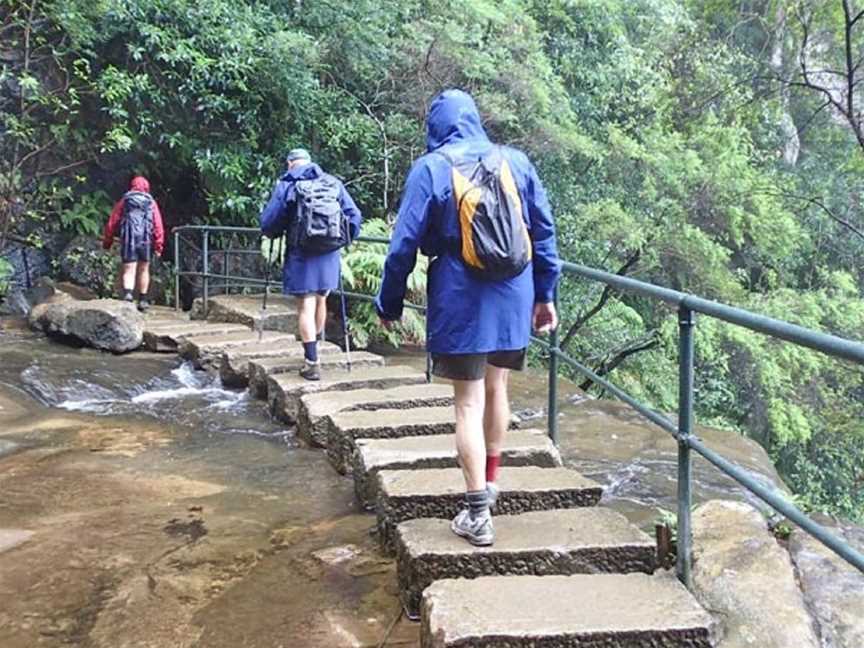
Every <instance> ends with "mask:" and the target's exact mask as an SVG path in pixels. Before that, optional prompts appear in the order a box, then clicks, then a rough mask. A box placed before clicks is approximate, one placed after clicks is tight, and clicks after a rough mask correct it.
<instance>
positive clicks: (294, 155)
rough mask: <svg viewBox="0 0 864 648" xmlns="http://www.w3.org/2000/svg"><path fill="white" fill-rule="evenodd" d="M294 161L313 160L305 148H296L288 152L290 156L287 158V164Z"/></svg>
mask: <svg viewBox="0 0 864 648" xmlns="http://www.w3.org/2000/svg"><path fill="white" fill-rule="evenodd" d="M294 160H309V161H311V160H312V156H311V155H309V151H307V150H306V149H304V148H295V149H291V150H290V151H288V155H286V156H285V162H293V161H294Z"/></svg>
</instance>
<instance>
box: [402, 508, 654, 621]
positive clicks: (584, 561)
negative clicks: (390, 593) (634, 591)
mask: <svg viewBox="0 0 864 648" xmlns="http://www.w3.org/2000/svg"><path fill="white" fill-rule="evenodd" d="M494 524H495V544H494V545H493V546H491V547H473V546H472V545H470V544H469V543H467V542H466V541H465V540H464V539H462V538H459V537H457V536H456V535H454V534H453V532H452V531H451V530H450V521H449V520H439V519H433V518H427V519H420V520H409V521H407V522H403V523H401V524H400V525H399V526H398V527H397V529H396V555H397V563H398V574H399V589H400V592H401V594H402V602H403V604H404V605H405V609H406V610H407V611H408V613H409V615H411V616H416V615H417V614H419V611H420V598H421V595H422V593H423V590H424V589H426V588H427V587H428V586H429V585H431V584H432V583H433V582H434V581H437V580H441V579H444V578H478V577H480V576H510V575H533V576H551V575H561V576H568V575H570V574H596V573H622V574H623V573H630V572H643V573H647V574H650V573H653V571H654V568H655V556H656V545H655V543H654V541H653V540H652V539H651V538H650V537H648V536H647V535H646V534H645V533H643V532H642V531H640V530H639V529H638V528H636V527H635V526H633V525H632V524H630V523H629V522H628V521H627V519H626V518H625V517H624V516H623V515H621V514H620V513H616V512H615V511H612V510H610V509H606V508H600V507H587V508H576V509H567V510H554V511H532V512H529V513H522V514H520V515H502V516H495V519H494Z"/></svg>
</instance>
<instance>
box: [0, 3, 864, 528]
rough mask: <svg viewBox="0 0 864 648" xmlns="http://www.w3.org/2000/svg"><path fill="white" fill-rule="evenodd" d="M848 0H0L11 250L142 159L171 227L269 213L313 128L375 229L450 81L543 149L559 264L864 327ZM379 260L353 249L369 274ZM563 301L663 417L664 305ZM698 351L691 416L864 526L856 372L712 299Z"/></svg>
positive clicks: (97, 199)
mask: <svg viewBox="0 0 864 648" xmlns="http://www.w3.org/2000/svg"><path fill="white" fill-rule="evenodd" d="M859 4H860V3H859ZM854 5H855V3H853V2H851V0H824V1H823V0H787V1H785V2H784V1H778V0H750V1H743V2H735V3H732V2H722V1H720V0H711V1H706V0H501V1H494V2H493V1H492V0H475V1H473V2H461V1H457V0H438V1H436V2H431V1H429V0H355V1H353V2H350V3H341V2H335V1H334V2H331V1H330V0H318V1H313V0H249V1H246V2H242V1H241V2H229V1H227V0H194V1H193V0H149V1H147V2H143V1H138V0H63V1H60V0H2V1H0V7H2V27H0V29H2V31H0V34H2V39H0V43H2V45H0V62H2V66H3V67H2V78H0V135H2V139H0V248H2V246H3V244H4V243H8V242H9V241H12V240H16V241H19V242H20V241H25V242H26V243H27V244H31V245H39V244H40V241H41V240H42V239H43V238H44V237H45V236H46V235H47V234H48V233H50V232H58V231H59V232H77V233H83V234H95V233H96V231H97V230H98V228H99V225H100V224H101V222H102V219H103V218H105V217H106V216H107V212H108V210H109V208H110V200H111V199H110V198H109V194H110V193H113V195H114V197H116V196H117V194H118V193H119V192H120V191H121V190H122V188H123V187H122V183H123V182H125V181H126V180H127V179H128V177H129V175H130V174H131V173H132V172H133V171H136V172H143V173H146V174H147V175H148V176H150V178H151V179H152V181H153V183H154V186H155V187H156V188H157V190H156V193H157V197H158V198H159V199H160V201H161V202H162V203H163V212H164V213H165V214H166V216H167V220H168V224H169V225H176V224H179V223H181V222H208V223H230V224H253V223H255V222H256V216H257V212H258V209H259V207H260V206H261V204H262V201H263V200H264V198H265V197H266V194H267V193H268V191H269V189H270V187H271V184H272V182H273V179H274V176H275V174H276V173H277V172H278V170H279V169H280V158H281V156H282V155H283V154H284V152H285V150H286V149H288V148H289V147H291V146H297V145H305V146H308V147H310V148H311V149H312V150H313V151H314V153H315V155H316V157H317V158H318V159H319V160H320V162H321V163H322V164H323V165H324V166H325V167H326V168H328V169H329V170H331V171H332V172H334V173H336V174H338V175H340V176H342V177H343V178H345V179H346V180H347V182H348V184H349V189H350V190H351V192H352V194H353V195H354V196H355V197H356V199H357V201H358V203H359V204H360V205H361V207H362V209H363V211H364V213H365V214H366V216H367V218H369V219H372V223H371V227H372V228H373V229H374V230H375V231H376V232H383V231H386V224H387V222H388V221H389V220H390V219H392V215H393V212H394V210H395V207H396V206H397V204H398V197H399V191H400V187H401V182H402V180H403V178H404V176H405V172H406V170H407V168H408V166H409V164H410V162H411V160H412V159H413V158H414V157H415V156H417V155H418V154H419V153H420V152H422V151H423V149H424V133H423V119H424V110H425V106H426V105H427V103H428V101H429V99H430V97H431V96H433V95H434V94H435V93H436V92H437V91H438V90H440V89H442V88H444V87H449V86H459V87H463V88H465V89H467V90H469V91H471V92H472V93H473V94H474V95H475V97H476V98H477V100H478V103H479V104H480V106H481V110H482V112H483V115H484V119H485V120H486V125H487V127H488V129H489V131H490V132H491V133H492V134H493V136H494V137H495V138H497V139H499V140H503V141H507V142H510V143H513V144H515V145H518V146H520V147H523V148H524V149H526V150H527V151H528V152H529V153H530V155H531V156H532V157H533V158H534V159H535V161H536V162H537V164H538V166H539V167H540V169H541V175H542V177H543V178H544V180H545V183H546V184H547V187H548V189H549V190H550V193H551V196H552V199H553V203H554V207H555V212H556V217H557V222H558V227H559V230H560V242H561V252H562V254H563V255H564V256H565V257H567V258H568V259H571V260H577V261H579V262H581V263H584V264H587V265H591V266H595V267H600V268H605V269H609V270H611V271H614V272H620V273H622V274H628V275H631V276H635V277H638V278H641V279H646V280H650V281H654V282H657V283H660V284H663V285H667V286H671V287H674V288H678V289H683V290H687V291H691V292H696V293H699V294H702V295H704V296H706V297H709V298H713V299H718V300H722V301H725V302H728V303H733V304H736V305H740V306H742V307H745V308H749V309H752V310H755V311H758V312H762V313H766V314H769V315H773V316H776V317H780V318H783V319H786V320H789V321H793V322H796V323H800V324H803V325H806V326H810V327H814V328H818V329H821V330H825V331H829V332H832V333H836V334H839V335H842V336H846V337H849V338H853V339H859V340H860V339H864V301H862V299H861V293H862V289H864V264H862V263H861V259H862V256H864V211H862V206H861V189H862V180H861V178H862V171H864V127H862V124H861V122H860V116H859V113H858V111H859V107H860V104H861V101H862V96H861V94H860V92H859V88H858V82H859V81H860V79H861V78H862V74H864V71H862V70H861V69H860V66H861V62H862V55H864V38H862V34H864V20H860V18H861V14H860V13H858V12H859V11H861V9H862V7H855V6H854ZM375 219H377V220H375ZM34 223H36V224H37V225H34ZM381 254H382V251H381V250H380V249H378V250H375V249H369V250H366V251H365V252H363V251H361V250H359V249H355V252H354V253H353V256H352V259H351V268H352V270H353V272H352V273H351V276H350V278H351V280H352V283H353V284H354V285H355V286H357V287H358V288H361V289H367V290H368V289H374V287H375V286H376V276H375V275H376V272H377V269H378V268H380V263H381ZM0 264H2V262H0ZM2 274H3V267H2V265H0V290H2V283H3V279H2ZM415 284H416V285H415V289H416V290H415V294H417V293H422V288H423V286H422V277H419V276H418V277H417V278H416V282H415ZM561 301H562V311H563V330H562V335H563V339H564V340H565V344H566V346H567V348H568V350H569V351H570V352H572V353H573V354H574V355H576V356H578V357H581V358H585V359H587V360H588V361H589V362H590V363H591V364H592V366H594V367H597V369H598V371H600V372H601V373H611V375H612V376H613V377H614V378H615V380H616V381H617V382H618V383H620V384H622V385H624V386H625V387H627V388H628V389H629V390H630V391H632V392H633V393H635V394H636V395H638V396H640V397H642V398H644V399H646V400H648V401H649V402H651V403H652V404H653V405H654V406H656V407H658V408H660V409H662V410H667V411H670V410H674V408H675V407H676V399H677V391H676V389H677V388H676V385H677V367H676V320H675V317H674V314H673V313H671V312H670V311H669V310H668V309H666V308H665V307H663V306H660V305H658V304H656V303H649V302H646V301H644V300H641V299H634V298H632V297H627V296H623V295H618V294H615V293H610V292H608V291H604V290H603V289H602V287H600V286H597V285H589V284H587V283H586V282H583V281H577V280H572V279H568V280H567V281H565V282H564V284H563V286H562V290H561ZM355 318H356V326H357V330H358V332H359V333H360V334H361V335H362V336H364V338H365V337H368V336H369V335H375V334H376V332H375V330H374V318H373V317H371V314H370V313H369V311H368V310H366V311H364V310H362V308H361V309H357V310H356V311H355ZM417 329H418V327H417V322H416V321H412V322H411V324H410V326H409V332H410V333H413V334H414V335H416V333H417ZM697 344H698V353H699V366H698V388H699V394H698V406H699V410H698V414H699V418H700V420H701V421H702V422H704V423H710V424H714V425H719V426H724V427H728V428H731V429H735V430H739V431H740V432H741V433H743V434H748V435H752V436H753V437H754V438H756V439H757V440H758V441H759V442H760V443H761V444H763V445H764V446H765V447H766V448H767V449H768V451H769V452H770V453H771V455H772V456H773V457H774V459H775V460H776V461H777V464H778V466H779V468H780V470H781V473H782V474H783V476H784V477H785V478H786V479H787V481H788V482H789V483H790V485H791V486H792V487H793V488H794V489H795V491H796V492H797V493H799V494H800V496H801V498H802V501H803V502H804V503H806V504H809V505H811V506H813V507H817V508H823V509H829V510H832V511H834V512H837V513H840V514H843V515H845V516H848V517H852V518H857V519H859V520H861V519H864V372H862V368H861V367H853V366H851V365H848V364H844V363H842V362H836V361H833V360H830V359H827V358H825V357H822V356H820V355H818V354H815V353H811V352H808V351H805V350H803V349H799V348H796V347H793V346H791V345H788V344H782V343H779V342H775V341H772V340H770V339H767V338H765V337H763V336H760V335H757V334H753V333H750V332H748V331H744V330H741V329H735V328H732V327H728V326H725V325H722V324H719V323H716V322H712V321H708V320H707V319H706V320H704V321H701V322H700V324H699V328H698V342H697ZM585 387H589V385H585Z"/></svg>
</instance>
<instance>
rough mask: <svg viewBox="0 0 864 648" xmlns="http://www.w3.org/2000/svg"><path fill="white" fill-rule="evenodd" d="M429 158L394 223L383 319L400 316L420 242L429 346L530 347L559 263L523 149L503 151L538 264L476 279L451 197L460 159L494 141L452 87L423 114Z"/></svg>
mask: <svg viewBox="0 0 864 648" xmlns="http://www.w3.org/2000/svg"><path fill="white" fill-rule="evenodd" d="M426 126H427V139H426V142H427V150H428V151H429V152H428V153H427V154H426V155H424V156H423V157H421V158H420V159H418V160H417V161H416V162H415V163H414V166H413V167H412V169H411V171H410V173H409V174H408V179H407V180H406V182H405V189H404V192H403V195H402V203H401V205H400V206H399V215H398V219H397V222H396V230H395V232H394V235H393V240H392V241H391V243H390V250H389V253H388V256H387V261H386V262H385V265H384V277H383V279H382V284H381V290H380V292H379V293H378V296H377V298H376V300H375V307H376V310H377V311H378V315H379V316H380V317H381V318H382V319H384V320H398V319H399V318H400V317H401V316H402V309H403V302H404V299H405V288H406V281H407V278H408V275H409V274H410V273H411V271H412V270H413V269H414V264H415V263H416V260H417V250H418V249H419V250H420V251H421V252H422V253H423V254H425V255H426V256H428V257H430V258H433V260H432V262H431V264H430V266H429V274H428V281H427V302H428V304H427V305H428V312H427V322H426V326H427V347H428V349H429V351H431V352H432V353H442V354H459V353H489V352H492V351H511V350H517V349H523V348H525V347H526V346H528V342H529V337H530V334H531V315H532V310H533V306H534V304H535V303H538V302H539V303H548V302H551V301H552V300H553V298H554V291H555V285H556V283H557V281H558V277H559V275H560V273H561V263H560V261H559V259H558V251H557V246H556V243H555V224H554V222H553V220H552V213H551V210H550V208H549V201H548V200H547V198H546V191H545V190H544V189H543V185H542V184H541V182H540V178H539V177H537V171H536V170H535V169H534V166H533V165H532V164H531V162H530V161H529V160H528V158H527V156H526V155H525V154H524V153H522V152H521V151H518V150H516V149H512V148H505V149H504V155H505V156H506V157H507V160H508V161H509V164H510V168H511V170H512V172H513V176H514V179H515V181H516V185H517V188H518V189H519V195H520V197H521V199H522V206H523V207H522V209H523V214H522V216H523V218H524V219H525V223H526V225H527V226H528V231H529V233H530V235H531V240H532V243H533V251H534V255H533V261H532V262H531V264H529V266H528V267H527V268H526V269H525V270H524V271H523V272H522V274H520V275H519V276H517V277H514V278H512V279H507V280H504V281H489V280H483V279H480V278H477V277H474V276H473V275H471V274H470V273H469V271H468V270H467V269H466V268H465V266H464V265H463V263H462V260H461V255H460V247H461V246H460V236H459V222H458V218H457V215H456V205H455V201H454V200H453V187H452V180H451V167H450V164H449V162H448V161H447V160H446V159H445V157H444V156H443V155H439V154H436V153H435V151H440V150H442V149H443V150H445V151H447V153H448V154H449V155H451V156H452V157H454V158H461V157H462V156H465V155H471V156H477V157H480V156H483V155H485V154H486V153H487V152H488V151H489V150H490V148H491V147H492V143H491V142H490V141H489V138H488V137H487V136H486V132H485V131H484V130H483V126H482V125H481V122H480V114H479V113H478V111H477V106H476V105H475V104H474V100H473V99H472V98H471V97H470V96H469V95H468V94H466V93H464V92H462V91H460V90H447V91H445V92H443V93H441V94H440V95H438V97H437V98H436V99H435V100H434V101H433V102H432V106H431V107H430V109H429V116H428V118H427V124H426Z"/></svg>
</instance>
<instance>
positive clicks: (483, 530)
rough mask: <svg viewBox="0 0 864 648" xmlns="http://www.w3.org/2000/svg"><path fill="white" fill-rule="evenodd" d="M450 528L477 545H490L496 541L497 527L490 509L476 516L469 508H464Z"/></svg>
mask: <svg viewBox="0 0 864 648" xmlns="http://www.w3.org/2000/svg"><path fill="white" fill-rule="evenodd" d="M450 530H451V531H452V532H453V533H455V534H456V535H458V536H459V537H460V538H465V539H466V540H467V541H468V542H470V543H471V544H472V545H474V546H475V547H488V546H490V545H491V544H492V543H493V542H495V529H494V528H493V527H492V515H491V514H490V513H489V510H488V509H487V510H486V511H485V512H484V513H483V514H481V515H480V516H479V517H476V518H472V517H471V512H470V511H469V510H468V509H462V511H460V512H459V515H457V516H456V517H455V518H453V521H452V522H451V523H450Z"/></svg>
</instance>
